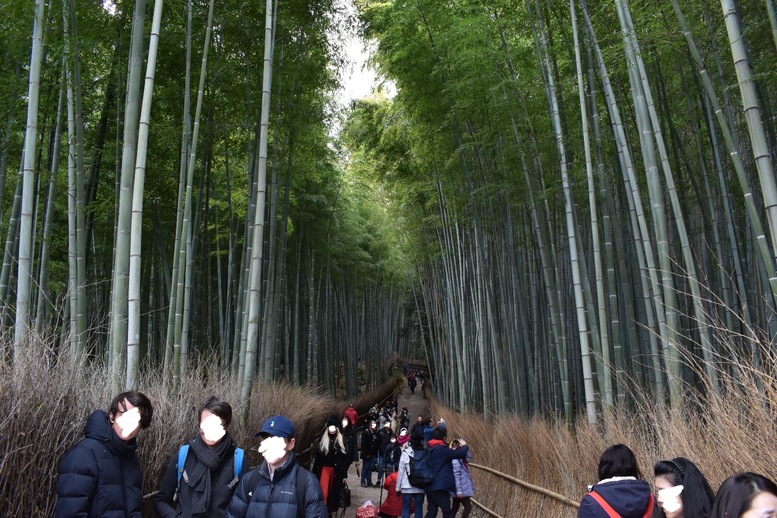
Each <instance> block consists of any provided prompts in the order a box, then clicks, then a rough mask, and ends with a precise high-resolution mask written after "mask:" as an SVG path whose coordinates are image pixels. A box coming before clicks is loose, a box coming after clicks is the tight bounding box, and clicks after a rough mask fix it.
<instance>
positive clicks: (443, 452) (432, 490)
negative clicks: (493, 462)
mask: <svg viewBox="0 0 777 518" xmlns="http://www.w3.org/2000/svg"><path fill="white" fill-rule="evenodd" d="M447 437H448V429H447V427H444V426H441V425H438V426H436V427H435V428H434V432H433V433H432V440H431V441H429V446H428V451H427V453H426V454H427V455H429V466H430V468H431V471H432V473H435V474H436V475H435V477H434V480H432V483H431V484H429V485H428V486H426V488H425V490H426V502H427V503H426V518H435V516H437V511H438V510H440V511H442V516H443V518H452V517H453V514H452V513H451V497H450V494H451V493H453V492H454V491H456V479H455V478H454V477H453V460H454V459H465V458H466V457H467V454H468V453H469V447H468V446H467V443H466V441H464V439H459V440H458V441H459V448H457V449H455V450H453V449H451V448H449V447H448V445H447V444H445V439H446V438H447Z"/></svg>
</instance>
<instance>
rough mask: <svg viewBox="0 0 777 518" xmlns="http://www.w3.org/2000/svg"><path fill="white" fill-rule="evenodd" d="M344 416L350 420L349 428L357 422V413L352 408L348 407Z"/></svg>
mask: <svg viewBox="0 0 777 518" xmlns="http://www.w3.org/2000/svg"><path fill="white" fill-rule="evenodd" d="M345 416H346V417H347V418H348V419H350V420H351V426H355V425H356V421H358V420H359V413H358V412H357V411H356V409H355V408H354V407H352V406H349V407H348V410H346V411H345Z"/></svg>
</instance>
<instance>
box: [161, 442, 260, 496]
mask: <svg viewBox="0 0 777 518" xmlns="http://www.w3.org/2000/svg"><path fill="white" fill-rule="evenodd" d="M187 455H189V445H188V444H184V445H183V446H181V449H180V450H178V465H177V466H176V471H177V472H178V484H177V486H176V495H177V494H178V492H180V491H181V477H182V476H183V472H184V465H185V464H186V456H187ZM243 458H245V452H244V451H243V449H242V448H235V478H233V479H232V482H230V483H229V489H232V488H234V487H235V486H236V485H237V483H238V481H239V480H240V475H242V474H243ZM187 482H188V480H187Z"/></svg>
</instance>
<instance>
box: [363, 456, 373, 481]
mask: <svg viewBox="0 0 777 518" xmlns="http://www.w3.org/2000/svg"><path fill="white" fill-rule="evenodd" d="M374 467H375V456H374V455H373V456H371V457H370V458H368V459H362V480H361V482H362V484H370V485H372V468H374Z"/></svg>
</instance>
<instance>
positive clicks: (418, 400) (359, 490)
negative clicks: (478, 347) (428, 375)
mask: <svg viewBox="0 0 777 518" xmlns="http://www.w3.org/2000/svg"><path fill="white" fill-rule="evenodd" d="M398 403H399V409H400V410H401V409H402V407H405V406H406V407H407V409H408V412H409V415H410V422H411V423H414V422H415V419H416V417H418V415H419V414H422V415H426V412H427V404H426V400H425V399H424V396H423V393H422V392H421V387H420V386H419V387H417V388H416V390H415V394H411V393H410V389H409V388H407V387H405V388H404V389H403V390H402V393H401V394H400V395H399V401H398ZM359 480H360V477H359V475H357V474H356V468H355V467H354V466H353V465H351V469H350V470H349V471H348V487H349V488H350V489H351V507H349V508H348V509H345V510H344V511H345V513H344V514H343V510H342V509H341V510H340V514H339V516H345V517H353V516H356V509H358V507H359V506H360V505H362V504H363V503H364V502H366V501H367V500H372V503H373V504H375V505H376V506H378V507H380V503H381V501H382V499H385V498H386V490H385V489H383V493H382V495H381V488H380V487H361V484H360V483H359ZM372 480H373V483H374V482H375V480H376V474H373V479H372ZM381 497H382V498H381Z"/></svg>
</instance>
